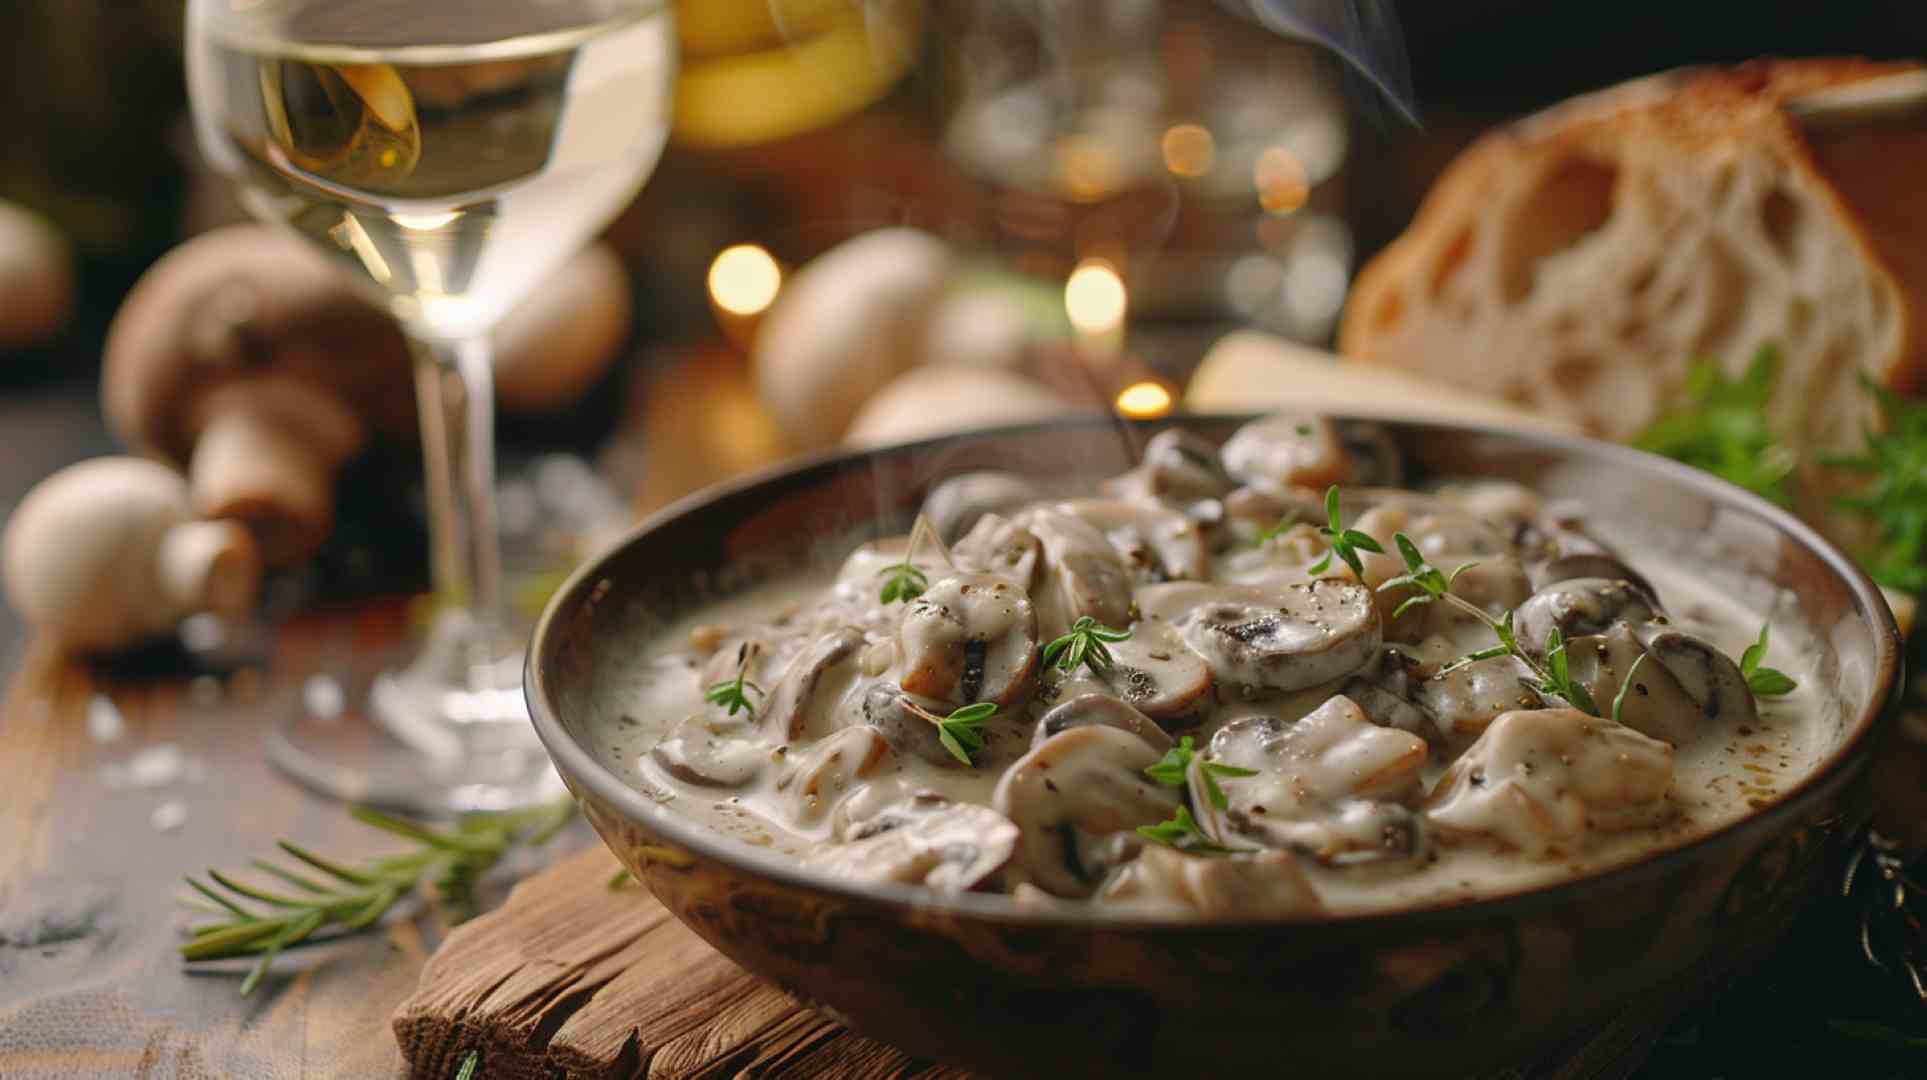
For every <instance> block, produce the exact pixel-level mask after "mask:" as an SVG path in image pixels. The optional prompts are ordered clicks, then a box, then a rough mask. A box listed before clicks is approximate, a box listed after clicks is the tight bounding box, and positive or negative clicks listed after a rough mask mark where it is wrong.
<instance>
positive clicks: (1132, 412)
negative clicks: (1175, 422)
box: [1117, 379, 1171, 420]
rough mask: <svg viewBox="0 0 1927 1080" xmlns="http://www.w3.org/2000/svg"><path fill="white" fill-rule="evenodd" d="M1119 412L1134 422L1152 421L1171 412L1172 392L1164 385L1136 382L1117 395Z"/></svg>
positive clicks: (1146, 381)
mask: <svg viewBox="0 0 1927 1080" xmlns="http://www.w3.org/2000/svg"><path fill="white" fill-rule="evenodd" d="M1117 411H1118V412H1120V413H1122V414H1124V415H1125V416H1128V417H1130V418H1131V419H1133V420H1151V419H1155V418H1157V417H1160V416H1163V415H1164V414H1166V413H1168V412H1170V411H1171V391H1169V390H1166V389H1165V388H1164V384H1162V383H1156V382H1151V381H1150V380H1148V379H1147V380H1145V381H1144V382H1134V383H1132V384H1131V385H1129V386H1127V387H1125V388H1124V389H1123V390H1120V391H1119V392H1118V395H1117Z"/></svg>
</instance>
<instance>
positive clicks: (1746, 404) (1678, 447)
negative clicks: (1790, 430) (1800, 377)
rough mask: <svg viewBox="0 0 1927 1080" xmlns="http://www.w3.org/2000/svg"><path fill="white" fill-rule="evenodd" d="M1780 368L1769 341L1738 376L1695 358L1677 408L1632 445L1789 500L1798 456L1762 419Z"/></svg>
mask: <svg viewBox="0 0 1927 1080" xmlns="http://www.w3.org/2000/svg"><path fill="white" fill-rule="evenodd" d="M1779 368H1780V359H1779V354H1778V353H1777V352H1776V351H1775V350H1774V348H1773V346H1771V345H1765V346H1761V348H1760V351H1759V352H1756V353H1754V354H1753V362H1752V363H1751V364H1748V365H1747V368H1746V372H1745V373H1744V374H1742V375H1741V376H1740V377H1739V378H1738V379H1732V380H1729V379H1727V378H1725V377H1724V376H1722V375H1721V374H1720V369H1719V365H1718V364H1716V363H1715V362H1713V361H1712V360H1701V361H1699V362H1698V363H1696V364H1694V365H1693V368H1692V371H1691V372H1689V373H1688V374H1687V376H1686V395H1685V400H1684V401H1683V402H1681V404H1680V407H1679V410H1678V411H1677V412H1673V413H1669V414H1667V415H1666V416H1663V417H1661V418H1659V419H1658V420H1657V421H1655V422H1654V423H1653V424H1652V426H1650V427H1648V428H1647V429H1646V430H1645V431H1643V432H1641V433H1640V434H1639V435H1638V436H1637V437H1636V438H1634V440H1633V445H1634V446H1637V447H1639V448H1640V449H1641V450H1650V451H1652V452H1653V453H1656V454H1664V455H1666V456H1667V457H1669V458H1673V459H1675V460H1677V461H1683V462H1685V463H1686V464H1688V465H1691V466H1693V467H1694V468H1698V469H1703V470H1705V471H1706V472H1710V473H1712V474H1713V475H1715V476H1718V477H1720V478H1721V479H1723V480H1726V481H1728V482H1730V483H1733V484H1737V485H1739V486H1740V487H1743V488H1746V489H1747V490H1748V491H1752V492H1754V493H1756V494H1759V495H1762V496H1765V497H1766V498H1768V499H1771V500H1772V501H1774V502H1776V503H1779V504H1780V505H1782V506H1788V505H1791V504H1792V502H1793V491H1792V484H1791V481H1792V477H1793V467H1794V465H1795V463H1796V458H1795V456H1794V453H1793V451H1792V450H1790V449H1788V448H1787V447H1786V446H1785V445H1783V444H1782V443H1781V442H1780V441H1779V440H1778V439H1776V438H1774V436H1773V432H1772V431H1771V430H1769V429H1768V427H1767V422H1766V409H1767V404H1768V403H1769V402H1770V401H1771V400H1772V398H1773V382H1774V379H1775V378H1776V377H1777V376H1778V375H1779Z"/></svg>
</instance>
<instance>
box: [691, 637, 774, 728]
mask: <svg viewBox="0 0 1927 1080" xmlns="http://www.w3.org/2000/svg"><path fill="white" fill-rule="evenodd" d="M748 675H749V643H748V642H744V643H743V645H742V646H741V647H740V648H738V649H737V650H736V677H735V678H734V679H725V680H724V681H722V682H719V683H713V684H711V685H710V687H709V688H708V689H706V690H704V691H703V700H704V701H707V702H709V703H710V704H711V705H722V706H725V707H727V708H728V709H729V715H731V716H735V715H736V713H737V712H738V711H739V710H741V711H744V712H747V713H749V718H750V719H751V720H754V719H756V706H755V705H754V704H752V703H751V702H750V700H749V695H748V694H746V693H744V691H746V690H754V691H756V696H757V697H764V696H766V695H765V694H764V693H763V688H762V687H760V686H758V685H756V684H755V683H753V682H750V681H749V678H748Z"/></svg>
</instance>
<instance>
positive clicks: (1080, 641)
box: [1043, 615, 1131, 675]
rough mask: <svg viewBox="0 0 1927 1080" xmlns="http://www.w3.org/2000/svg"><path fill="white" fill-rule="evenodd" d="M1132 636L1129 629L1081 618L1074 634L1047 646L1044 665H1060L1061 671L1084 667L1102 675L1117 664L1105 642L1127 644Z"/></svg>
mask: <svg viewBox="0 0 1927 1080" xmlns="http://www.w3.org/2000/svg"><path fill="white" fill-rule="evenodd" d="M1130 636H1131V632H1130V631H1129V630H1114V629H1112V628H1111V627H1108V626H1105V625H1104V624H1103V623H1100V622H1098V621H1097V620H1096V619H1093V618H1091V617H1090V616H1089V615H1080V616H1078V618H1077V621H1076V622H1074V623H1072V624H1071V629H1070V633H1068V634H1065V635H1063V636H1062V637H1059V638H1056V639H1055V640H1053V641H1052V642H1051V643H1050V644H1048V645H1046V646H1044V654H1043V660H1044V666H1045V667H1050V666H1052V665H1056V667H1057V668H1058V669H1059V670H1061V671H1065V672H1072V671H1076V670H1077V665H1079V664H1083V665H1085V666H1086V667H1089V668H1090V669H1091V672H1092V673H1093V674H1096V675H1102V674H1104V673H1105V672H1106V671H1109V670H1110V669H1111V665H1112V664H1113V663H1115V662H1116V661H1115V660H1114V659H1113V658H1112V656H1111V650H1110V649H1109V648H1108V647H1107V646H1106V645H1105V642H1118V641H1126V640H1128V639H1129V638H1130Z"/></svg>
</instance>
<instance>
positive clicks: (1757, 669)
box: [1740, 623, 1800, 697]
mask: <svg viewBox="0 0 1927 1080" xmlns="http://www.w3.org/2000/svg"><path fill="white" fill-rule="evenodd" d="M1766 629H1767V624H1765V623H1761V624H1760V638H1759V640H1758V641H1755V642H1754V643H1753V644H1751V645H1748V646H1747V647H1746V651H1745V652H1743V653H1741V654H1740V674H1741V675H1744V676H1746V688H1747V689H1748V690H1751V691H1753V695H1754V696H1755V697H1779V696H1780V695H1782V694H1791V693H1792V692H1793V690H1794V688H1795V687H1797V686H1798V685H1800V684H1799V683H1796V682H1794V681H1793V680H1792V679H1791V678H1789V677H1788V676H1787V673H1786V672H1784V671H1780V670H1777V669H1775V668H1770V667H1761V666H1760V661H1762V660H1764V659H1766Z"/></svg>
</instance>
